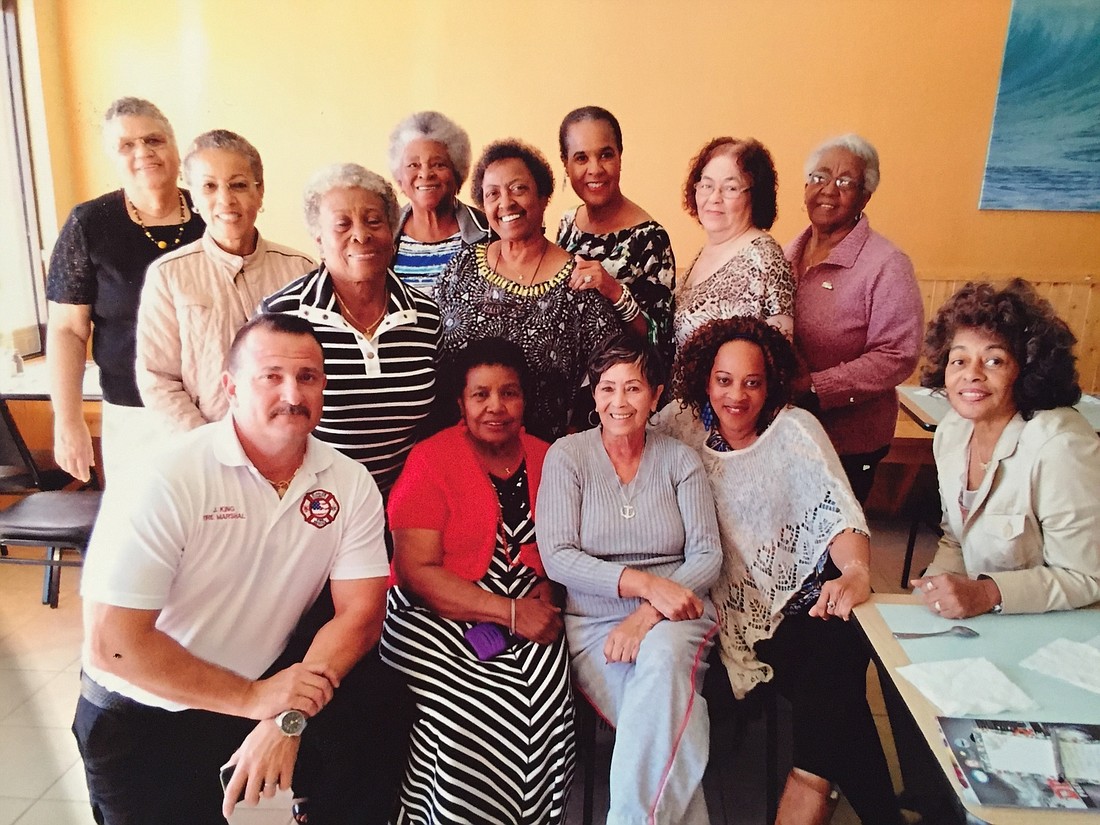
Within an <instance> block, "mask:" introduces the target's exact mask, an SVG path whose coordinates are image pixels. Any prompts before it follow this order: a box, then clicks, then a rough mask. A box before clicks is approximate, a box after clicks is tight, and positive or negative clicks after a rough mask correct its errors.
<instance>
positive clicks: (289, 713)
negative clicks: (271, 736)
mask: <svg viewBox="0 0 1100 825" xmlns="http://www.w3.org/2000/svg"><path fill="white" fill-rule="evenodd" d="M275 724H276V725H278V726H279V730H281V731H282V732H283V735H284V736H301V735H302V731H304V730H305V729H306V715H305V714H304V713H302V712H301V711H300V710H284V711H283V712H282V713H280V714H279V715H278V716H276V717H275Z"/></svg>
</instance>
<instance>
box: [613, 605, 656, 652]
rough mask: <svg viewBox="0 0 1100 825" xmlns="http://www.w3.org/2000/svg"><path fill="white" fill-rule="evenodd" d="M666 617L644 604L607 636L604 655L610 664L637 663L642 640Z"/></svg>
mask: <svg viewBox="0 0 1100 825" xmlns="http://www.w3.org/2000/svg"><path fill="white" fill-rule="evenodd" d="M663 618H664V617H663V616H662V615H661V614H660V613H658V612H657V610H656V608H654V607H653V605H651V604H643V605H642V606H641V607H639V608H638V609H637V610H635V611H634V612H633V613H631V614H630V615H629V616H627V617H626V618H625V619H623V620H622V621H621V622H619V624H617V625H616V626H615V627H614V628H613V629H612V631H611V632H610V633H608V634H607V641H606V642H604V645H603V655H604V658H606V659H607V661H608V662H636V661H637V660H638V651H639V650H640V649H641V647H642V639H644V638H645V635H646V634H647V633H648V632H649V631H650V630H652V629H653V626H654V625H656V624H657V623H658V622H659V621H661V619H663Z"/></svg>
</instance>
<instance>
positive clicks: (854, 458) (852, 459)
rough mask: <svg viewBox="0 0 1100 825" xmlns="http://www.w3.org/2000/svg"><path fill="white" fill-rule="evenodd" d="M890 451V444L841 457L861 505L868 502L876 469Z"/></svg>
mask: <svg viewBox="0 0 1100 825" xmlns="http://www.w3.org/2000/svg"><path fill="white" fill-rule="evenodd" d="M888 452H890V445H889V444H887V445H886V446H885V447H880V448H879V449H877V450H874V451H873V452H870V453H852V454H851V455H842V456H841V457H840V464H841V466H842V467H844V472H845V473H846V474H847V476H848V483H849V484H851V485H852V492H853V493H855V496H856V500H857V501H859V503H860V504H861V505H862V504H866V503H867V497H868V496H869V495H871V486H872V485H873V484H874V483H875V470H877V469H878V465H879V463H880V462H881V461H882V459H884V458H886V454H887V453H888Z"/></svg>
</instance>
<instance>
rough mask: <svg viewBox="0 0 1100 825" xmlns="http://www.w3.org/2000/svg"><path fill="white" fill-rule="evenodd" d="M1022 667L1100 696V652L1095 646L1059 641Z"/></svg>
mask: <svg viewBox="0 0 1100 825" xmlns="http://www.w3.org/2000/svg"><path fill="white" fill-rule="evenodd" d="M1020 664H1021V665H1022V666H1023V667H1026V668H1028V669H1029V670H1034V671H1037V672H1039V673H1044V674H1046V675H1047V676H1053V677H1055V678H1056V679H1061V680H1063V681H1065V682H1069V683H1070V684H1071V685H1076V686H1077V687H1080V688H1084V689H1085V690H1091V691H1092V692H1093V693H1100V649H1097V648H1095V647H1093V646H1092V645H1091V644H1085V643H1083V642H1072V641H1070V640H1069V639H1055V640H1054V641H1052V642H1050V643H1049V644H1046V645H1043V646H1042V647H1041V648H1039V649H1038V650H1036V651H1035V652H1034V653H1032V654H1031V655H1030V656H1028V657H1027V658H1026V659H1024V660H1023V661H1022V662H1020Z"/></svg>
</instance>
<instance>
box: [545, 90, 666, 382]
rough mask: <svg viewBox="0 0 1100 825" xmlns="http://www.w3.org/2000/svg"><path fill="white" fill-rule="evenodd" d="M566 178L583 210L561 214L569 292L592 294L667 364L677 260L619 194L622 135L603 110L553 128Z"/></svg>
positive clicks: (655, 226) (658, 232)
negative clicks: (571, 265) (569, 262)
mask: <svg viewBox="0 0 1100 825" xmlns="http://www.w3.org/2000/svg"><path fill="white" fill-rule="evenodd" d="M558 148H559V150H560V152H561V161H562V163H563V164H564V165H565V174H566V175H567V176H568V178H569V183H570V185H571V186H572V187H573V191H574V192H576V193H577V197H579V198H580V199H581V200H582V201H583V203H582V204H581V205H580V206H579V207H577V208H575V209H570V210H568V211H567V212H566V213H565V214H564V215H562V218H561V223H560V224H559V226H558V245H559V246H560V247H562V249H564V250H565V251H566V252H571V253H573V256H574V260H575V261H576V268H575V269H574V270H573V278H572V281H571V285H572V286H573V288H574V289H595V290H598V291H599V293H600V294H601V295H603V296H604V297H605V298H607V300H608V301H611V303H612V306H614V307H615V310H616V312H618V314H619V318H620V319H621V320H622V322H623V325H624V326H625V327H626V328H628V329H629V330H630V331H632V332H634V333H635V334H637V335H641V336H645V337H648V338H649V340H650V341H651V342H652V343H653V344H655V345H656V346H657V349H658V351H659V352H660V353H661V356H662V357H663V358H664V359H665V361H666V362H669V363H670V362H671V359H672V290H673V288H674V287H675V284H676V259H675V258H674V257H673V254H672V241H671V240H669V237H668V233H667V232H666V231H665V228H664V227H663V226H661V225H660V224H659V223H657V222H656V221H655V220H653V218H652V217H650V216H649V214H648V213H647V212H646V211H645V210H644V209H642V208H641V207H640V206H638V205H637V204H636V203H634V202H633V201H631V200H629V199H628V198H627V197H626V196H625V195H623V193H622V190H621V189H620V188H619V173H620V171H621V168H622V153H623V132H622V128H621V127H620V126H619V121H618V120H617V119H616V118H615V116H614V115H613V114H611V112H609V111H607V109H602V108H600V107H599V106H584V107H583V108H580V109H574V110H573V111H572V112H570V113H569V114H567V115H566V116H565V118H564V119H563V120H562V122H561V127H560V128H559V129H558Z"/></svg>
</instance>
